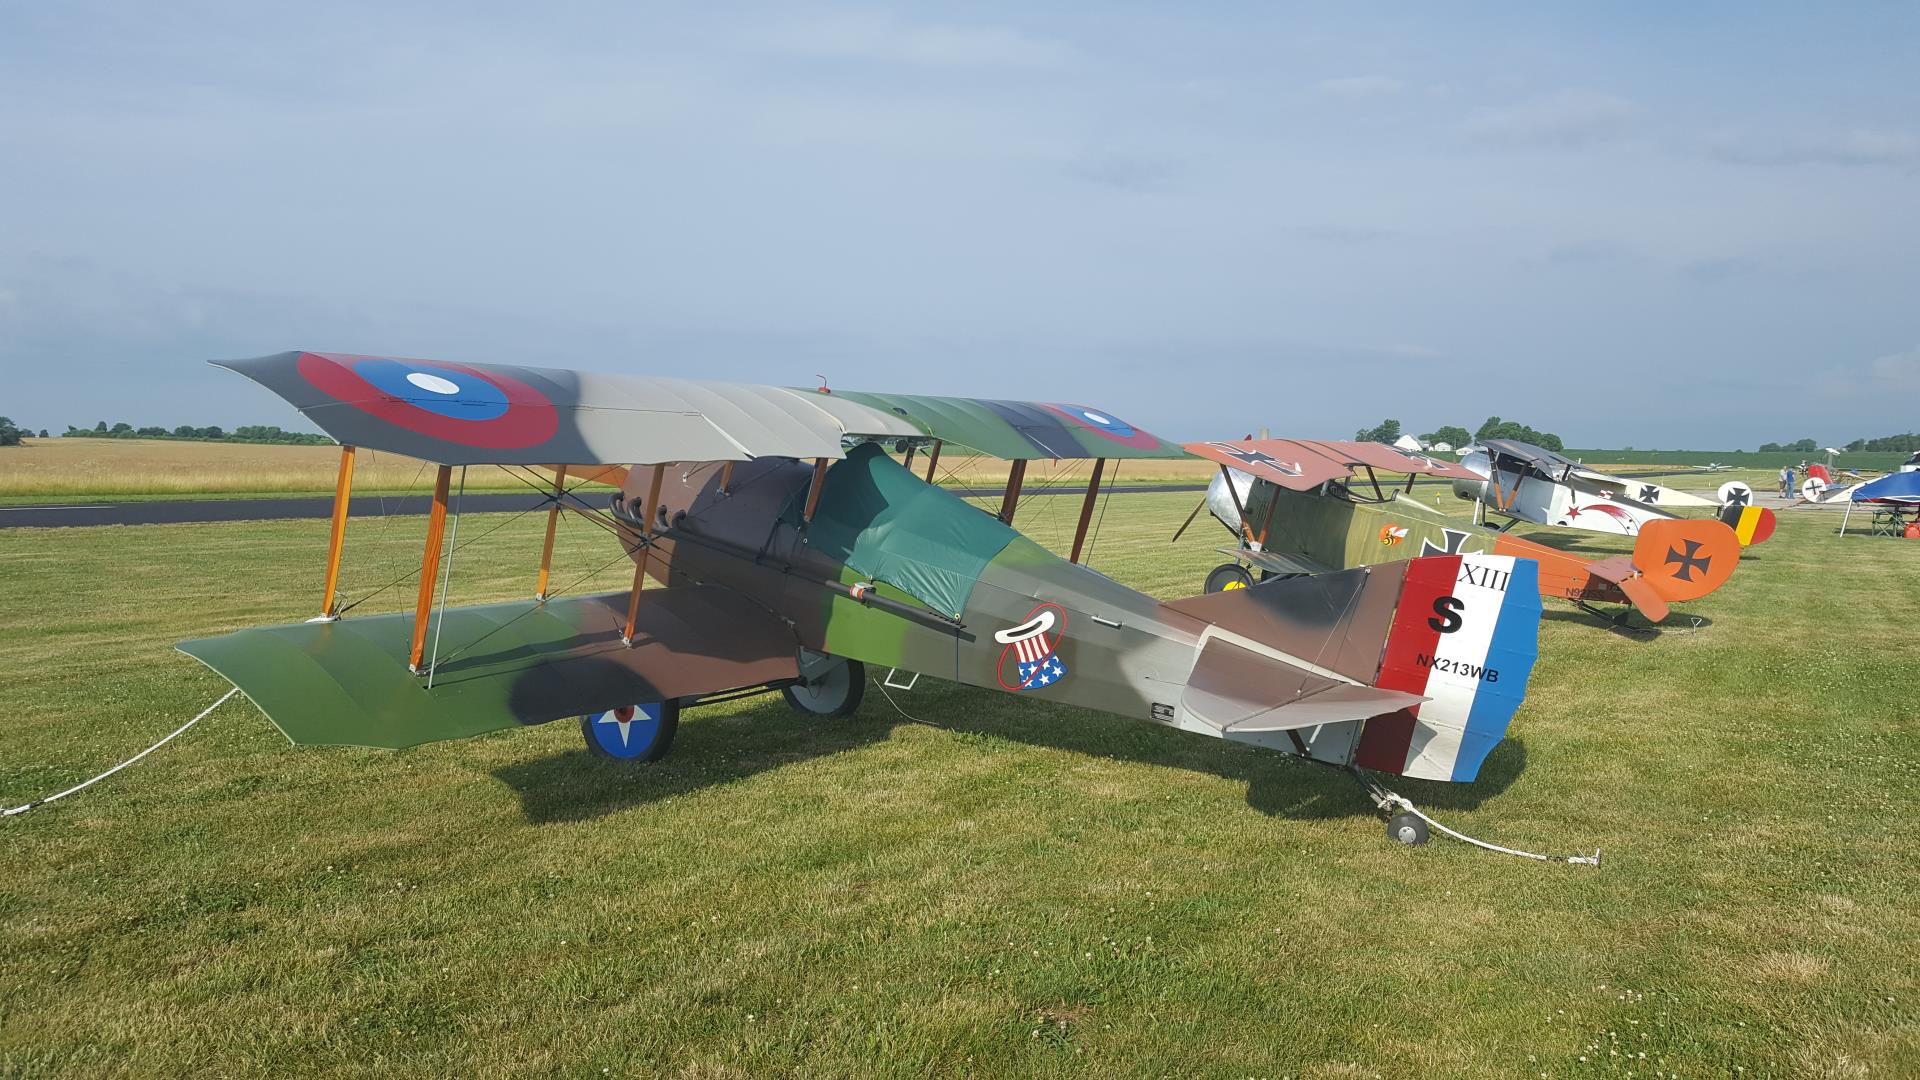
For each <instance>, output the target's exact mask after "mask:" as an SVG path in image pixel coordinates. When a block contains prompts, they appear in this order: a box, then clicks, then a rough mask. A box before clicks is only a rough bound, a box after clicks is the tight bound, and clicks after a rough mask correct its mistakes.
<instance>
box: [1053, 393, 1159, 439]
mask: <svg viewBox="0 0 1920 1080" xmlns="http://www.w3.org/2000/svg"><path fill="white" fill-rule="evenodd" d="M1042 407H1043V408H1045V409H1046V410H1047V411H1049V412H1052V413H1055V414H1057V415H1059V416H1063V417H1065V418H1066V419H1068V420H1070V421H1072V422H1073V423H1074V425H1075V426H1077V427H1080V428H1083V429H1085V430H1087V431H1091V432H1093V433H1094V434H1096V435H1099V436H1101V437H1102V438H1104V439H1108V440H1110V441H1112V442H1117V443H1119V444H1120V445H1122V446H1131V447H1134V448H1135V449H1139V450H1153V449H1156V448H1158V447H1159V445H1160V440H1159V439H1157V438H1155V437H1154V436H1152V435H1149V434H1148V433H1146V432H1144V431H1141V430H1139V429H1138V428H1136V427H1134V426H1133V425H1132V424H1129V423H1127V422H1126V421H1125V420H1122V419H1120V418H1119V417H1117V416H1113V415H1110V414H1108V413H1103V412H1101V411H1099V410H1098V409H1089V408H1087V407H1086V406H1085V405H1064V404H1046V405H1043V406H1042Z"/></svg>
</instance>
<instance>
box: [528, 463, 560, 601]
mask: <svg viewBox="0 0 1920 1080" xmlns="http://www.w3.org/2000/svg"><path fill="white" fill-rule="evenodd" d="M566 493H567V467H566V466H565V465H555V466H554V467H553V505H552V506H549V507H547V539H546V542H545V543H544V544H542V545H541V546H540V583H539V584H538V585H536V586H535V587H534V590H533V598H534V599H535V600H545V599H546V598H547V575H548V573H549V572H550V571H551V569H552V567H553V532H554V528H555V527H556V526H558V525H559V524H560V499H561V497H562V496H564V495H566Z"/></svg>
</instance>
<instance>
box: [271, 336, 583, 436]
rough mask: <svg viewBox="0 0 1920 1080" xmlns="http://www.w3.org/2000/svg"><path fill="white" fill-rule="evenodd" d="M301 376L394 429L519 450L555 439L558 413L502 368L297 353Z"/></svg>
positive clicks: (335, 397)
mask: <svg viewBox="0 0 1920 1080" xmlns="http://www.w3.org/2000/svg"><path fill="white" fill-rule="evenodd" d="M299 371H300V375H301V377H302V378H304V379H306V380H307V382H308V383H310V384H312V385H313V387H314V388H315V389H317V390H319V391H321V392H322V393H324V394H326V395H328V396H329V397H332V398H334V399H335V400H338V401H342V402H345V403H347V404H349V405H352V406H353V407H354V408H357V409H359V410H360V411H362V412H365V413H368V414H370V415H372V416H375V417H377V418H379V419H381V420H384V421H386V422H388V423H390V424H393V425H395V426H397V427H402V428H405V429H406V430H408V431H411V432H414V433H415V434H419V435H427V436H430V437H432V438H436V439H443V440H445V441H447V442H450V443H457V444H459V445H461V446H475V447H481V448H484V449H489V450H517V449H520V448H523V447H528V446H537V445H539V444H540V443H543V442H546V441H547V440H548V439H551V438H553V435H554V432H555V431H556V430H557V429H558V428H559V417H558V414H557V413H556V411H555V409H554V406H553V402H552V401H550V400H548V398H547V396H546V395H545V394H543V393H541V392H540V391H539V390H536V389H534V388H533V387H531V386H528V385H527V384H526V383H524V382H521V381H520V380H518V379H515V378H513V377H512V376H509V375H506V374H504V373H503V372H500V371H489V370H483V369H481V368H475V367H469V366H468V365H466V364H455V363H450V362H446V361H440V360H402V359H397V358H393V357H385V356H341V355H333V354H321V353H302V354H300V363H299Z"/></svg>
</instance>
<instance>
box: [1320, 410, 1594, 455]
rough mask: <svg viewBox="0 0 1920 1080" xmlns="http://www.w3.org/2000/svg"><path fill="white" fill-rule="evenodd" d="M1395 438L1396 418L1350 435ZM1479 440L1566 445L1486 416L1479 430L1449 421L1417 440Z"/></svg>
mask: <svg viewBox="0 0 1920 1080" xmlns="http://www.w3.org/2000/svg"><path fill="white" fill-rule="evenodd" d="M1399 437H1400V421H1398V420H1383V421H1381V422H1380V424H1379V425H1378V426H1377V427H1370V428H1361V429H1360V430H1359V431H1356V432H1354V433H1353V438H1354V441H1356V442H1377V443H1388V444H1391V443H1392V442H1393V441H1394V440H1396V439H1398V438H1399ZM1479 439H1517V440H1519V441H1520V442H1529V443H1532V444H1534V445H1535V446H1544V447H1546V448H1547V449H1548V450H1563V449H1565V448H1566V444H1565V443H1562V442H1561V441H1560V436H1558V435H1555V434H1554V433H1553V432H1551V431H1535V430H1534V429H1532V428H1530V427H1528V426H1527V425H1525V424H1522V423H1518V422H1516V421H1513V420H1502V419H1500V418H1499V417H1497V416H1489V417H1487V419H1486V422H1485V423H1483V424H1481V425H1480V429H1479V430H1478V431H1474V432H1471V433H1469V432H1468V431H1467V429H1466V428H1463V427H1459V426H1456V425H1452V424H1449V425H1447V426H1446V427H1441V428H1435V429H1434V430H1432V431H1429V432H1427V433H1426V434H1425V435H1422V436H1420V441H1421V442H1423V443H1427V444H1433V443H1437V442H1443V443H1447V444H1449V445H1451V446H1453V447H1454V448H1455V449H1458V448H1460V447H1463V446H1466V445H1467V444H1468V443H1471V442H1474V441H1476V440H1479Z"/></svg>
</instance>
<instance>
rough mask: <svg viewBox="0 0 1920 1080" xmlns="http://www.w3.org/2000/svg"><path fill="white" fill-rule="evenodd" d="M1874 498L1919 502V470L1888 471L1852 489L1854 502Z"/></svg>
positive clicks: (1867, 500)
mask: <svg viewBox="0 0 1920 1080" xmlns="http://www.w3.org/2000/svg"><path fill="white" fill-rule="evenodd" d="M1874 499H1892V500H1897V501H1900V502H1920V472H1897V473H1888V474H1887V475H1885V476H1883V477H1881V478H1880V479H1878V480H1869V481H1867V482H1866V483H1864V484H1861V485H1860V486H1859V487H1857V488H1854V489H1853V501H1854V502H1870V501H1872V500H1874Z"/></svg>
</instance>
